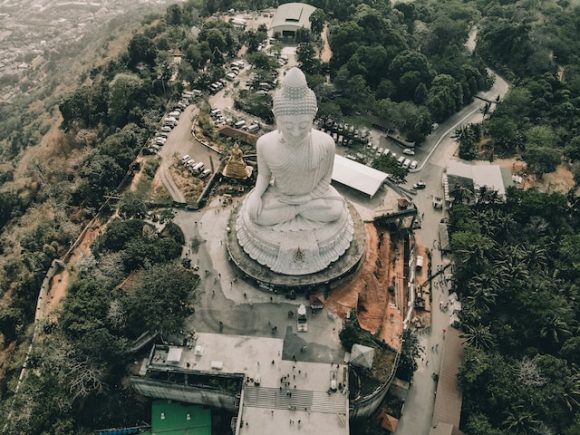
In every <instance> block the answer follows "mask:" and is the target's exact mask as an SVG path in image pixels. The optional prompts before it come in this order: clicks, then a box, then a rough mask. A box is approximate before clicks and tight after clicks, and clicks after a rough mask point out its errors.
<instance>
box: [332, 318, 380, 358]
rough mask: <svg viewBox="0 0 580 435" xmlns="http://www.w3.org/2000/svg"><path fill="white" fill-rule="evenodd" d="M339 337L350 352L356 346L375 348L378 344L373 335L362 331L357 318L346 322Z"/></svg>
mask: <svg viewBox="0 0 580 435" xmlns="http://www.w3.org/2000/svg"><path fill="white" fill-rule="evenodd" d="M338 337H339V338H340V342H341V343H342V347H344V349H345V350H347V351H350V349H352V346H353V345H354V344H362V345H365V346H371V347H375V346H376V343H375V340H374V338H373V336H372V334H371V333H370V332H368V331H365V330H364V329H362V328H361V327H360V325H359V323H358V319H357V318H356V316H354V315H353V316H351V318H350V319H347V320H346V321H345V322H344V325H343V327H342V329H341V330H340V332H339V334H338Z"/></svg>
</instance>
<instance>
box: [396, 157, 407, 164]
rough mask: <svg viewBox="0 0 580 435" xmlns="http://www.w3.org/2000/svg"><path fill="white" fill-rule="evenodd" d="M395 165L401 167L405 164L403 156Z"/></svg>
mask: <svg viewBox="0 0 580 435" xmlns="http://www.w3.org/2000/svg"><path fill="white" fill-rule="evenodd" d="M397 163H398V164H399V166H403V163H405V156H401V157H399V158H398V159H397Z"/></svg>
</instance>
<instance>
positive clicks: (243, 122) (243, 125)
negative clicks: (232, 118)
mask: <svg viewBox="0 0 580 435" xmlns="http://www.w3.org/2000/svg"><path fill="white" fill-rule="evenodd" d="M245 126H246V121H244V120H243V119H242V120H241V121H238V122H236V123H235V124H234V127H235V128H238V129H239V128H244V127H245Z"/></svg>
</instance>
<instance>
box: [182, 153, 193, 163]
mask: <svg viewBox="0 0 580 435" xmlns="http://www.w3.org/2000/svg"><path fill="white" fill-rule="evenodd" d="M190 160H193V159H192V158H191V156H190V155H189V154H186V155H184V156H183V157H181V163H182V164H185V163H186V162H188V161H190Z"/></svg>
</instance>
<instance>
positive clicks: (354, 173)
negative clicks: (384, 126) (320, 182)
mask: <svg viewBox="0 0 580 435" xmlns="http://www.w3.org/2000/svg"><path fill="white" fill-rule="evenodd" d="M332 179H333V180H334V181H337V182H339V183H340V184H344V185H345V186H348V187H352V188H353V189H356V190H358V191H360V192H364V193H366V194H367V195H370V196H374V195H375V193H377V191H378V190H379V188H380V187H381V185H382V184H383V183H384V181H385V180H386V179H387V174H385V173H384V172H381V171H378V170H376V169H373V168H369V167H368V166H366V165H363V164H361V163H357V162H355V161H353V160H350V159H347V158H346V157H342V156H339V155H335V156H334V170H333V171H332Z"/></svg>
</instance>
